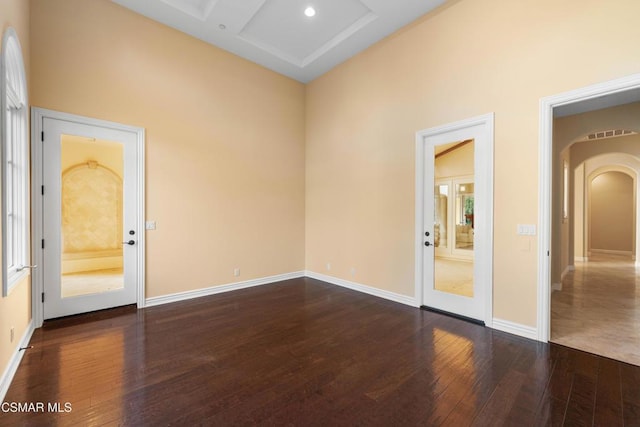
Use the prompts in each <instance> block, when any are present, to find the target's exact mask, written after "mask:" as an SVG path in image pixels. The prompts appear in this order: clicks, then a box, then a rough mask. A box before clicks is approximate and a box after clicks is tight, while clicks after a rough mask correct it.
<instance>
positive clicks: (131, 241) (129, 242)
mask: <svg viewBox="0 0 640 427" xmlns="http://www.w3.org/2000/svg"><path fill="white" fill-rule="evenodd" d="M122 244H123V245H129V246H133V245H135V244H136V241H135V240H129V241H128V242H122Z"/></svg>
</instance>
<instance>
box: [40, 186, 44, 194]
mask: <svg viewBox="0 0 640 427" xmlns="http://www.w3.org/2000/svg"><path fill="white" fill-rule="evenodd" d="M40 192H41V193H42V195H43V196H44V185H43V186H41V187H40Z"/></svg>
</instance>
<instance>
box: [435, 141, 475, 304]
mask: <svg viewBox="0 0 640 427" xmlns="http://www.w3.org/2000/svg"><path fill="white" fill-rule="evenodd" d="M434 165H435V170H434V179H435V180H436V182H437V183H438V184H437V185H436V186H435V189H434V190H435V191H434V197H435V200H434V201H435V203H434V206H435V212H434V214H435V215H434V218H435V220H434V222H435V225H434V245H435V246H436V248H437V249H438V250H437V251H433V255H434V280H433V289H434V290H437V291H440V292H446V293H449V294H454V295H459V296H464V297H470V298H473V296H474V290H473V264H474V261H473V245H474V229H475V219H474V182H473V176H474V141H473V140H466V141H458V142H452V143H450V144H446V145H445V146H443V147H442V149H441V150H440V154H437V155H436V158H435V159H434Z"/></svg>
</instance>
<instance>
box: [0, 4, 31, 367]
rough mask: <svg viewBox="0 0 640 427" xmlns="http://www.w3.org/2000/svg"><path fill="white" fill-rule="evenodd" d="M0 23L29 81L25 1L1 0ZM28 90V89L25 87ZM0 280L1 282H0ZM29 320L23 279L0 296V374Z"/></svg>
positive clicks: (27, 289) (27, 284)
mask: <svg viewBox="0 0 640 427" xmlns="http://www.w3.org/2000/svg"><path fill="white" fill-rule="evenodd" d="M0 22H1V23H2V33H3V34H4V32H5V30H6V29H7V28H9V27H13V28H14V29H15V30H16V32H17V34H18V38H19V39H20V44H21V46H22V56H23V57H24V63H25V64H24V65H25V70H26V72H27V79H28V78H29V2H28V1H24V0H3V1H2V2H0ZM27 89H28V90H30V89H31V88H30V87H28V88H27ZM0 280H2V279H0ZM30 320H31V286H30V280H29V278H27V279H26V280H24V281H23V282H22V283H20V284H18V285H16V286H15V287H14V288H13V290H12V292H11V293H10V294H9V295H8V296H7V297H6V298H3V297H2V296H0V375H2V373H3V372H4V370H5V369H6V367H7V365H8V363H9V359H10V358H11V356H12V354H13V353H14V351H15V350H16V347H17V345H18V344H19V341H20V338H22V336H23V335H24V333H25V331H26V330H27V326H28V325H29V321H30ZM11 327H14V330H15V335H14V336H15V338H14V341H13V342H11V340H10V330H11Z"/></svg>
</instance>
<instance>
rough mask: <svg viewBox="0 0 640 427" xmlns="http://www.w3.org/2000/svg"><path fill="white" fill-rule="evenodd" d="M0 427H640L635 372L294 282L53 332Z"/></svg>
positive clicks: (22, 371)
mask: <svg viewBox="0 0 640 427" xmlns="http://www.w3.org/2000/svg"><path fill="white" fill-rule="evenodd" d="M31 344H32V345H33V346H34V348H33V349H31V350H27V353H26V354H25V357H24V359H23V361H22V363H21V365H20V367H19V369H18V372H17V374H16V376H15V379H14V381H13V384H12V385H11V387H10V389H9V392H8V394H7V396H6V398H5V402H9V403H10V402H44V403H45V405H46V404H47V403H49V402H60V403H61V404H62V408H63V409H64V404H65V403H66V402H68V403H69V404H70V405H71V411H70V412H62V413H51V412H47V411H45V412H39V413H3V412H0V425H2V426H19V425H34V426H45V425H57V426H58V425H59V426H65V425H70V426H76V425H82V426H88V425H91V426H102V425H106V426H112V425H113V426H116V425H126V426H140V425H150V426H156V425H175V426H193V425H207V426H209V425H215V426H227V425H295V426H316V425H318V426H327V425H330V426H354V425H355V426H358V425H359V426H369V425H371V426H413V425H427V426H438V425H445V426H466V425H476V426H498V425H506V426H527V425H530V426H539V425H540V426H544V425H572V426H573V425H585V426H589V425H603V426H618V425H619V426H623V425H629V426H631V425H636V426H637V425H640V368H639V367H636V366H632V365H628V364H625V363H621V362H616V361H613V360H610V359H606V358H602V357H599V356H595V355H592V354H589V353H584V352H581V351H577V350H572V349H568V348H566V347H562V346H558V345H554V344H552V345H548V344H542V343H538V342H535V341H531V340H526V339H523V338H519V337H516V336H512V335H509V334H506V333H502V332H498V331H494V330H492V329H489V328H484V327H481V326H478V325H474V324H471V323H466V322H464V321H461V320H457V319H452V318H449V317H446V316H442V315H439V314H435V313H431V312H427V311H421V310H418V309H415V308H411V307H407V306H404V305H401V304H396V303H393V302H390V301H386V300H383V299H379V298H376V297H372V296H369V295H364V294H361V293H357V292H354V291H350V290H347V289H343V288H339V287H335V286H333V285H329V284H326V283H323V282H320V281H316V280H313V279H306V278H305V279H295V280H289V281H285V282H279V283H275V284H271V285H265V286H260V287H256V288H251V289H245V290H241V291H236V292H230V293H225V294H219V295H214V296H210V297H204V298H198V299H194V300H190V301H184V302H179V303H174V304H168V305H164V306H158V307H151V308H148V309H144V310H139V311H136V310H135V309H133V308H130V307H129V308H120V309H115V310H109V311H104V312H98V313H93V314H88V315H84V316H78V317H72V318H67V319H62V320H57V321H51V322H48V323H46V324H45V326H44V327H43V328H41V329H39V330H37V331H36V332H35V333H34V335H33V338H32V340H31Z"/></svg>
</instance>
